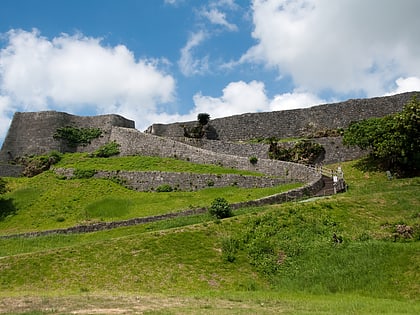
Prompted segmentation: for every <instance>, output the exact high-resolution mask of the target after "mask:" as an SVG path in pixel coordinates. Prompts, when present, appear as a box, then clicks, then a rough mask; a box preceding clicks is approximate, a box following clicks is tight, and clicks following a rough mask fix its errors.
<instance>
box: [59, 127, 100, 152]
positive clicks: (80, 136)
mask: <svg viewBox="0 0 420 315" xmlns="http://www.w3.org/2000/svg"><path fill="white" fill-rule="evenodd" d="M101 135H102V131H101V129H99V128H77V127H72V126H66V127H61V128H58V129H57V130H56V132H55V133H54V135H53V137H54V139H62V140H65V141H66V142H67V144H68V145H69V146H70V147H77V146H79V145H82V146H86V145H88V144H90V142H91V141H92V140H93V139H96V138H99V137H100V136H101Z"/></svg>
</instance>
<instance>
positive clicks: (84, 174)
mask: <svg viewBox="0 0 420 315" xmlns="http://www.w3.org/2000/svg"><path fill="white" fill-rule="evenodd" d="M95 174H96V171H95V170H80V169H75V170H74V173H73V178H77V179H86V178H91V177H93V175H95Z"/></svg>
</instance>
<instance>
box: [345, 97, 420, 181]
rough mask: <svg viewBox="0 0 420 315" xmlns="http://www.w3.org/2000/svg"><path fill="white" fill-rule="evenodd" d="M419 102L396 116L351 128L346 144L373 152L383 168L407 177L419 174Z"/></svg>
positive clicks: (409, 104) (347, 131)
mask: <svg viewBox="0 0 420 315" xmlns="http://www.w3.org/2000/svg"><path fill="white" fill-rule="evenodd" d="M419 125H420V102H419V101H418V100H417V98H416V97H413V99H412V100H411V101H410V102H408V103H407V104H406V105H405V106H404V109H403V110H402V111H401V112H400V113H397V114H393V115H388V116H385V117H382V118H370V119H365V120H362V121H360V122H355V123H352V124H350V126H349V127H348V128H347V130H345V132H344V137H343V143H344V144H346V145H356V146H358V147H359V148H361V149H366V150H369V151H370V155H371V156H372V157H373V159H374V160H375V161H376V162H377V163H378V164H380V165H382V166H384V167H386V168H392V169H395V170H398V171H401V172H404V173H407V174H412V175H415V174H418V171H419V170H420V128H419Z"/></svg>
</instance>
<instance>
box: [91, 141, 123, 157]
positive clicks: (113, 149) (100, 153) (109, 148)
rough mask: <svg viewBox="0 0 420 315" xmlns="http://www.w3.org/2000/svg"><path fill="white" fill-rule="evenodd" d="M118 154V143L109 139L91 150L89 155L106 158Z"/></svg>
mask: <svg viewBox="0 0 420 315" xmlns="http://www.w3.org/2000/svg"><path fill="white" fill-rule="evenodd" d="M118 154H120V144H119V143H117V142H116V141H111V142H108V143H106V144H104V145H103V146H101V147H100V148H99V149H98V150H96V151H95V152H93V153H92V155H91V156H92V157H104V158H106V157H110V156H114V155H118Z"/></svg>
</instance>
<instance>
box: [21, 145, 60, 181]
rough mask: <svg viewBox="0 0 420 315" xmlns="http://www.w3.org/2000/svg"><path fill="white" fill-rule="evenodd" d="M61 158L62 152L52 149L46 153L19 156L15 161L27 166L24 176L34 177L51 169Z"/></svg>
mask: <svg viewBox="0 0 420 315" xmlns="http://www.w3.org/2000/svg"><path fill="white" fill-rule="evenodd" d="M61 158H62V155H61V153H59V152H57V151H52V152H50V153H49V154H46V155H37V156H24V157H19V158H17V159H16V160H15V161H14V162H15V163H16V164H20V165H23V166H24V167H25V168H24V170H23V172H22V175H23V176H26V177H33V176H35V175H38V174H40V173H42V172H44V171H47V170H49V169H50V167H51V165H54V164H56V163H58V162H59V161H60V160H61Z"/></svg>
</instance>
